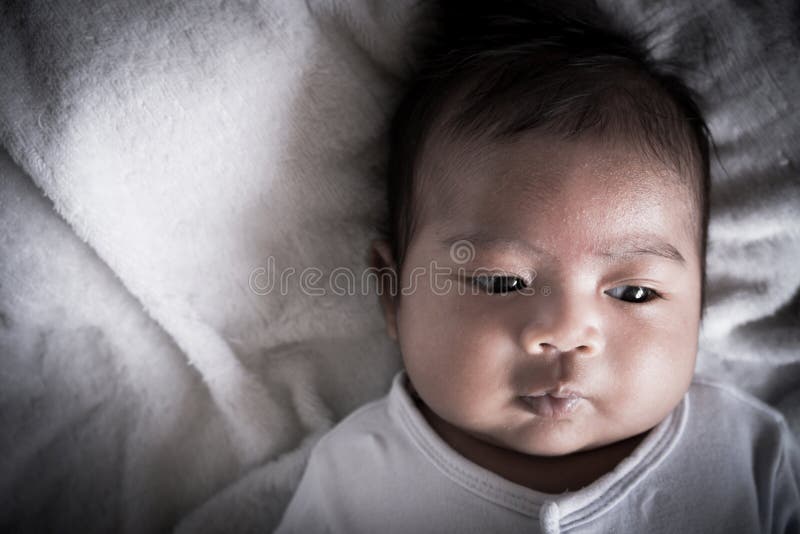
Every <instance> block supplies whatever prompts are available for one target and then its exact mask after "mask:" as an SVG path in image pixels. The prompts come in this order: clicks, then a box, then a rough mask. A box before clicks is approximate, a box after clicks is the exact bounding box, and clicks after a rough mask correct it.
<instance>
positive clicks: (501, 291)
mask: <svg viewBox="0 0 800 534" xmlns="http://www.w3.org/2000/svg"><path fill="white" fill-rule="evenodd" d="M484 280H489V281H490V283H491V282H493V281H497V280H504V281H507V280H511V281H513V282H516V283H517V286H515V287H516V289H507V285H504V286H503V287H502V288H495V287H492V288H491V289H487V287H485V285H482V284H481V281H484ZM470 282H471V283H472V285H473V286H475V287H478V288H480V289H482V290H483V291H485V292H486V293H487V294H489V295H494V294H498V295H505V294H507V293H511V292H515V291H517V290H520V289H524V288H527V287H528V284H527V283H526V282H525V281H524V280H523V279H522V278H520V277H518V276H509V275H483V276H474V277H471V278H470ZM619 288H625V289H628V288H633V289H639V290H643V291H644V294H645V295H646V296H647V295H649V298H647V299H646V300H625V299H622V298H618V297H615V296H613V295H611V294H609V291H613V290H615V289H619ZM605 293H606V295H608V296H610V297H612V298H615V299H617V300H621V301H622V302H626V303H628V304H646V303H648V302H651V301H653V300H655V299H663V298H664V297H663V296H662V295H661V294H660V293H659V292H658V291H656V290H655V289H653V288H650V287H646V286H633V285H622V286H617V287H615V288H612V289H609V290H608V291H606V292H605ZM639 293H640V292H639V291H637V292H636V294H637V295H638V294H639Z"/></svg>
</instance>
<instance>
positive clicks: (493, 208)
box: [415, 132, 699, 236]
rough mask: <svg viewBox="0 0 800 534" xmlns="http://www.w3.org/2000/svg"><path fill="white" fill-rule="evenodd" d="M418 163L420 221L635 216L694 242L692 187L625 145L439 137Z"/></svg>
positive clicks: (534, 135) (535, 135)
mask: <svg viewBox="0 0 800 534" xmlns="http://www.w3.org/2000/svg"><path fill="white" fill-rule="evenodd" d="M420 163H421V164H420V167H419V176H418V180H419V182H420V183H419V184H418V187H417V188H416V190H417V191H416V196H417V199H416V200H415V203H418V206H416V208H415V209H418V210H419V212H418V215H419V217H420V220H421V221H428V222H431V221H438V222H440V223H451V222H454V221H455V222H457V221H460V220H463V219H465V218H468V219H470V220H472V221H481V222H482V224H486V225H491V224H507V219H509V218H513V217H516V216H518V215H519V214H524V213H526V211H525V210H545V209H547V210H551V211H552V212H553V213H555V214H556V215H559V214H562V213H563V214H564V216H565V217H566V216H569V215H570V214H572V215H574V214H576V213H577V212H578V211H580V210H584V211H585V210H587V209H590V208H591V209H592V210H593V213H595V214H597V213H600V214H607V215H608V217H611V218H613V217H614V216H615V214H617V213H621V214H624V213H625V212H626V210H627V211H630V210H632V209H635V210H638V215H637V217H636V218H635V219H633V220H632V224H633V225H636V224H639V225H640V226H641V227H642V228H647V227H648V226H651V225H652V224H651V223H652V222H653V221H652V220H651V219H652V218H653V217H658V218H662V219H663V218H669V219H672V223H673V224H674V226H675V227H678V226H681V227H682V228H684V229H685V231H686V232H687V235H689V236H692V235H696V230H697V227H696V225H697V224H698V220H699V214H698V210H699V207H698V206H697V205H696V201H695V194H694V191H693V189H692V187H690V183H691V179H687V178H686V177H685V176H681V175H679V174H678V173H677V172H676V171H675V170H674V169H670V168H669V167H668V166H666V165H664V164H663V163H662V162H660V161H658V160H655V159H654V158H651V157H648V156H647V155H646V154H641V153H639V152H637V151H636V150H635V147H631V146H628V145H625V144H624V143H613V142H611V143H610V142H608V141H604V140H602V139H593V138H591V137H584V138H578V139H572V140H563V139H557V138H555V137H553V136H551V135H546V134H542V133H539V132H528V133H526V134H525V135H521V136H519V137H517V138H515V139H511V140H504V141H497V140H486V139H482V140H481V139H478V140H476V139H458V138H455V139H447V138H444V137H441V138H439V139H437V140H435V141H434V142H432V143H431V144H430V145H429V146H428V147H426V151H425V153H424V154H423V157H422V158H421V160H420ZM648 206H650V207H651V208H652V209H647V208H648ZM592 224H594V223H593V222H592V221H586V222H585V225H586V226H589V225H592Z"/></svg>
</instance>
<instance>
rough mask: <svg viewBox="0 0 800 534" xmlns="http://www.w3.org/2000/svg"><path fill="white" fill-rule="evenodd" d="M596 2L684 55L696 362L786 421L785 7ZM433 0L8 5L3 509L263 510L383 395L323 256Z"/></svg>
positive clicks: (69, 514) (52, 526)
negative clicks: (693, 132)
mask: <svg viewBox="0 0 800 534" xmlns="http://www.w3.org/2000/svg"><path fill="white" fill-rule="evenodd" d="M601 4H602V5H603V6H604V8H605V9H607V10H608V11H609V12H611V13H612V14H613V15H614V17H615V18H616V19H617V20H619V21H620V23H621V24H622V25H623V26H625V27H628V28H636V29H641V30H643V31H648V32H650V38H649V41H650V42H651V44H653V45H654V46H655V49H656V51H657V53H658V54H659V57H660V58H662V59H669V60H677V61H680V62H682V63H684V66H685V69H684V71H683V72H684V73H685V76H686V78H687V80H688V82H689V83H690V85H692V86H694V87H695V88H696V89H697V90H698V91H699V92H700V93H701V95H702V96H703V98H704V102H703V109H704V111H705V112H706V114H707V116H708V118H709V122H710V126H711V130H712V133H713V135H714V137H715V139H716V143H717V146H718V155H719V159H715V160H714V169H713V182H714V183H713V191H712V199H711V200H712V214H711V215H712V219H711V228H710V247H709V254H708V290H709V305H710V306H709V310H708V314H707V317H706V322H705V325H704V328H703V331H702V338H701V353H700V356H699V360H698V368H699V369H700V370H703V371H707V374H708V375H709V376H714V377H715V378H718V379H719V380H722V381H727V382H732V383H736V384H738V385H740V386H741V387H742V388H743V389H745V390H747V391H748V392H750V393H752V394H753V395H755V396H757V397H758V398H760V399H763V400H764V401H766V402H768V403H769V404H771V405H775V406H777V407H779V408H780V410H781V411H782V412H783V413H784V414H785V415H786V417H787V419H788V420H789V422H790V424H791V425H793V428H795V429H796V431H797V432H800V393H798V392H800V353H798V345H799V344H800V327H799V326H798V324H800V321H799V320H798V318H799V317H800V270H798V269H797V268H796V265H797V264H798V263H800V217H798V206H800V180H798V175H799V174H800V170H799V169H800V145H798V143H797V142H796V140H797V139H799V138H800V123H799V122H798V121H797V116H798V115H800V113H799V112H798V105H799V104H798V102H799V101H800V99H798V98H797V94H798V91H799V90H800V71H799V70H798V69H797V68H796V58H797V56H798V52H799V51H800V43H798V40H797V28H798V26H800V21H798V17H799V16H800V12H798V10H797V6H796V2H793V1H792V0H777V1H775V2H769V3H747V2H723V1H711V2H701V1H692V0H679V1H675V2H669V3H653V2H648V1H645V0H633V1H624V2H623V1H619V0H603V1H602V2H601ZM426 13H427V2H425V1H420V2H417V1H415V0H398V1H384V0H308V1H306V2H297V1H295V0H269V1H266V0H265V1H245V0H241V1H218V2H191V1H188V0H176V1H173V2H168V3H164V2H158V1H155V0H143V1H137V2H126V1H121V0H110V1H107V0H102V1H101V0H73V1H61V2H58V1H56V2H53V1H44V0H7V1H5V2H2V3H0V145H2V150H0V503H2V506H0V530H3V531H13V532H42V531H51V530H54V531H65V530H66V531H81V532H86V533H92V532H109V531H116V532H137V533H140V532H163V531H165V530H177V531H179V532H230V531H237V532H249V531H258V532H263V531H265V530H266V531H269V530H271V529H272V528H274V526H275V525H276V524H277V521H278V519H279V518H280V516H281V514H282V512H283V510H284V509H285V507H286V505H287V503H288V502H289V499H290V497H291V495H292V492H293V490H294V489H295V487H296V486H297V483H298V481H299V478H300V476H301V474H302V472H303V468H304V465H305V462H306V459H307V458H308V453H309V451H310V448H311V446H313V444H314V443H315V442H316V441H317V440H318V439H319V437H320V436H321V435H323V434H324V433H325V432H326V431H327V430H329V429H330V428H331V427H332V425H334V424H335V423H336V422H337V421H339V420H341V419H342V418H343V417H345V416H346V415H347V414H349V413H351V412H352V411H353V410H354V409H356V408H358V407H359V406H361V405H362V404H364V403H365V402H367V401H370V400H373V399H375V398H378V397H380V396H382V395H384V394H385V392H386V391H387V390H388V387H389V384H390V381H391V378H392V376H393V375H394V374H395V373H396V372H397V370H398V369H399V366H400V360H399V358H398V352H397V348H396V347H395V346H394V345H393V344H392V343H390V342H389V340H388V339H387V338H386V336H385V334H384V331H383V325H382V320H381V317H380V313H379V309H378V303H377V299H376V298H375V297H374V295H371V294H366V293H365V294H360V293H358V294H344V295H342V294H336V293H334V292H333V291H332V290H331V285H330V283H329V282H328V280H329V276H330V275H331V274H332V273H334V270H335V269H337V268H339V267H345V268H348V269H350V270H352V271H353V272H355V273H360V271H361V269H363V268H364V267H365V266H366V262H367V258H366V250H367V246H368V244H369V241H370V239H371V238H373V237H375V235H376V231H375V227H376V225H377V223H378V221H380V220H381V218H382V217H383V215H384V206H383V182H382V176H383V175H382V172H383V169H384V166H385V152H386V146H385V127H386V121H387V119H388V116H389V114H390V113H391V111H392V109H393V105H394V103H395V102H396V100H397V97H398V95H399V93H400V91H401V89H402V82H403V80H404V79H405V78H406V77H407V75H408V73H409V69H410V67H411V65H412V64H413V58H412V56H411V54H410V50H411V44H412V42H413V39H415V38H416V37H417V36H420V35H425V33H426V32H427V31H430V28H429V27H428V24H427V23H428V17H427V16H426ZM270 258H272V260H273V261H274V264H272V265H274V267H272V268H271V272H273V273H275V272H276V271H279V272H280V273H286V272H288V269H294V270H295V271H294V275H293V277H292V278H290V279H289V280H290V284H289V285H288V287H286V288H285V290H281V289H275V290H273V291H271V292H266V291H265V289H264V282H263V280H262V277H263V276H262V275H265V274H266V272H267V271H268V270H270V269H268V266H269V265H271V264H270ZM306 269H318V270H319V271H313V270H311V271H305V270H306ZM304 271H305V272H306V274H307V275H308V276H307V278H310V279H312V280H313V278H314V277H315V276H316V273H318V272H321V273H322V277H321V279H318V280H317V282H311V285H312V286H314V287H315V288H320V287H321V288H323V289H326V290H327V291H325V292H324V294H322V295H320V294H318V292H311V291H308V290H305V289H304V288H303V287H301V285H300V282H299V277H300V275H301V273H303V272H304ZM307 281H308V280H307Z"/></svg>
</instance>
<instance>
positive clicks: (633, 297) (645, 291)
mask: <svg viewBox="0 0 800 534" xmlns="http://www.w3.org/2000/svg"><path fill="white" fill-rule="evenodd" d="M606 294H608V295H611V296H612V297H614V298H615V299H620V300H624V301H626V302H632V303H634V304H643V303H645V302H649V301H651V300H653V299H655V298H660V297H661V295H659V294H658V293H657V292H656V291H655V290H653V289H650V288H649V287H642V286H619V287H615V288H613V289H609V290H608V291H606Z"/></svg>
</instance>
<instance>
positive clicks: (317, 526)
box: [274, 447, 334, 534]
mask: <svg viewBox="0 0 800 534" xmlns="http://www.w3.org/2000/svg"><path fill="white" fill-rule="evenodd" d="M325 465H326V462H324V461H322V460H321V459H320V454H319V447H315V448H314V449H313V450H312V452H311V456H310V458H309V460H308V463H307V464H306V468H305V471H304V472H303V476H302V477H301V478H300V483H299V484H298V486H297V489H296V490H295V493H294V495H293V496H292V498H291V500H290V501H289V505H288V506H287V508H286V511H285V512H284V514H283V517H282V518H281V521H280V523H279V524H278V527H277V528H276V529H275V531H274V533H275V534H316V533H329V532H333V530H334V529H333V526H332V524H331V518H330V517H328V516H329V514H328V512H327V511H326V510H327V508H329V506H328V504H329V503H328V500H327V499H325V495H326V494H327V493H329V492H330V491H331V488H327V487H326V485H328V484H330V483H331V482H332V480H333V478H332V477H333V474H332V473H328V472H327V470H326V468H325Z"/></svg>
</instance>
